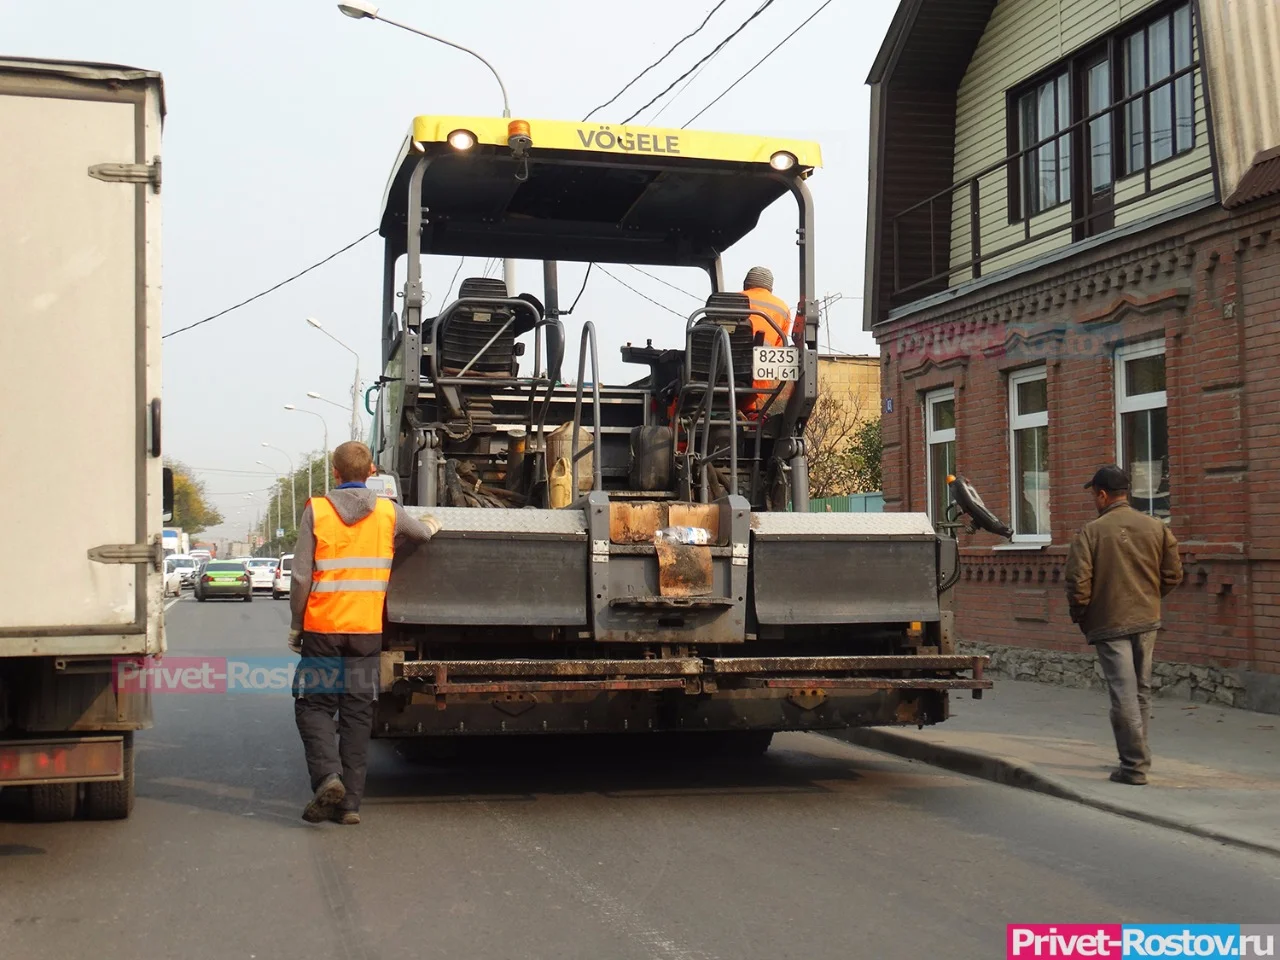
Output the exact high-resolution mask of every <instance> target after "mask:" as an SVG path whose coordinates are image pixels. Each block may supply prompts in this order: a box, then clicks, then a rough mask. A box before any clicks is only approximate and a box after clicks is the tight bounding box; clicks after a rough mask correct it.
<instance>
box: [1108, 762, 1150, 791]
mask: <svg viewBox="0 0 1280 960" xmlns="http://www.w3.org/2000/svg"><path fill="white" fill-rule="evenodd" d="M1111 782H1112V783H1127V784H1128V785H1129V786H1131V787H1145V786H1146V785H1147V775H1146V774H1145V773H1139V772H1138V771H1137V770H1126V769H1125V768H1124V767H1118V768H1116V769H1115V770H1112V771H1111Z"/></svg>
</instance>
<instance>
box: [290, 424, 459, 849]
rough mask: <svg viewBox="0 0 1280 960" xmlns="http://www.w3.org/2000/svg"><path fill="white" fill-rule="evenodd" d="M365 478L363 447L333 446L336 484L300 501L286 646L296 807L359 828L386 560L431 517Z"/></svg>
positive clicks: (367, 456) (432, 523)
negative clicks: (303, 800)
mask: <svg viewBox="0 0 1280 960" xmlns="http://www.w3.org/2000/svg"><path fill="white" fill-rule="evenodd" d="M375 472H376V470H375V468H374V465H373V455H372V454H371V453H370V452H369V448H368V447H366V446H365V445H364V444H363V443H360V442H358V441H356V440H350V441H348V442H346V443H343V444H340V445H339V446H338V448H337V449H336V450H334V451H333V476H334V480H335V481H336V483H337V486H335V487H334V489H332V490H330V491H329V493H328V494H327V495H326V496H324V497H313V498H312V499H311V500H309V501H307V507H306V509H305V510H304V511H303V512H302V518H301V519H300V520H299V521H298V537H297V545H296V546H295V547H294V553H293V575H292V578H291V580H292V583H291V586H290V590H289V606H290V608H291V610H292V614H293V619H292V622H291V625H290V630H289V648H290V649H291V650H293V651H294V652H295V653H300V654H302V660H301V662H300V663H299V664H298V670H297V672H296V673H295V674H294V691H293V693H294V702H293V710H294V719H295V720H296V721H297V724H298V733H299V734H301V736H302V747H303V750H304V751H305V753H306V756H307V770H308V772H309V773H310V775H311V788H312V790H313V791H314V795H313V797H312V799H311V802H310V803H308V804H307V806H306V809H304V810H303V811H302V819H303V820H306V821H307V822H308V823H320V822H322V821H325V820H332V821H334V822H336V823H343V824H357V823H359V822H360V798H361V796H363V794H364V781H365V772H366V768H367V757H368V752H369V738H370V736H372V734H373V701H374V700H375V698H376V696H377V691H378V661H379V657H380V655H381V653H382V612H383V607H384V605H385V603H386V599H387V584H388V582H389V581H390V579H391V560H392V557H393V556H394V554H395V548H396V546H397V545H398V544H400V543H405V542H410V541H414V542H419V543H425V542H426V541H428V540H430V539H431V537H432V536H433V535H434V534H435V533H437V532H438V531H439V530H440V523H439V521H438V520H436V519H435V518H433V517H428V518H426V520H425V521H424V522H419V521H417V520H415V519H413V518H412V517H410V516H409V515H408V514H407V513H405V511H404V508H403V507H401V506H400V505H399V504H398V503H395V502H394V501H392V500H389V499H386V498H384V497H379V496H378V495H377V494H376V493H374V491H373V490H371V489H369V487H368V486H366V485H365V480H367V479H368V478H369V477H371V476H372V475H373V474H374V473H375ZM335 714H336V715H337V720H336V721H335V719H334V716H335Z"/></svg>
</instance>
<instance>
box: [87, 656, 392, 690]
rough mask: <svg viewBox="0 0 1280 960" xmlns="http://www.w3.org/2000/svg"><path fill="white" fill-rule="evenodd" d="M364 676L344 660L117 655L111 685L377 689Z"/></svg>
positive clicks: (132, 687) (139, 687)
mask: <svg viewBox="0 0 1280 960" xmlns="http://www.w3.org/2000/svg"><path fill="white" fill-rule="evenodd" d="M365 672H367V671H363V672H362V671H361V670H357V669H348V665H347V663H346V662H345V661H344V659H343V658H342V657H301V658H299V657H291V656H278V657H206V656H199V657H165V658H163V659H161V660H154V659H150V658H137V657H117V658H116V660H115V661H114V662H113V664H112V683H113V685H114V687H115V690H116V692H117V693H143V692H147V693H153V694H156V693H289V694H296V693H298V692H299V691H306V692H307V693H312V694H320V693H339V694H340V693H345V692H347V691H348V690H349V689H355V688H356V685H360V688H361V689H365V688H369V687H371V686H374V685H376V683H377V678H376V675H374V676H366V675H365ZM375 674H376V668H375Z"/></svg>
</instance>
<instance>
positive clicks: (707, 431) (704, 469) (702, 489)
mask: <svg viewBox="0 0 1280 960" xmlns="http://www.w3.org/2000/svg"><path fill="white" fill-rule="evenodd" d="M718 333H719V336H717V337H716V338H715V343H714V344H713V345H712V347H711V370H710V375H709V376H708V377H707V391H706V393H705V394H704V395H703V396H704V402H703V403H702V404H701V405H700V407H699V414H700V415H702V414H704V413H705V419H704V421H703V423H704V427H703V431H702V445H701V449H700V450H699V453H698V460H699V463H698V467H699V476H700V483H699V493H700V494H701V497H702V502H703V503H710V501H711V488H710V484H709V481H708V470H709V467H710V462H711V459H712V455H711V452H710V447H711V413H712V410H713V408H714V406H715V402H714V400H713V398H714V396H715V392H716V379H717V375H718V374H719V372H720V357H721V354H723V355H724V362H725V376H726V377H727V378H728V382H729V492H730V493H731V494H736V493H737V492H738V395H737V391H736V390H735V389H734V382H733V344H732V343H730V341H729V331H728V330H726V329H725V328H724V327H720V328H718ZM694 431H695V433H696V432H697V427H696V426H695V427H694ZM719 453H720V451H719V450H717V451H716V454H717V455H718V454H719Z"/></svg>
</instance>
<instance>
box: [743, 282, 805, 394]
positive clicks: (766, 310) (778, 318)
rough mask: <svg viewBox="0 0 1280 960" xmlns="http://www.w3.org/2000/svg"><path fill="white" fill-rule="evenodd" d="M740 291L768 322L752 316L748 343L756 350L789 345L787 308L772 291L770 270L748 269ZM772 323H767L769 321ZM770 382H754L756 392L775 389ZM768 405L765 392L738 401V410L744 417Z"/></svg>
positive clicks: (789, 329) (789, 323) (789, 315)
mask: <svg viewBox="0 0 1280 960" xmlns="http://www.w3.org/2000/svg"><path fill="white" fill-rule="evenodd" d="M742 292H743V293H745V294H746V295H747V299H748V300H750V301H751V309H752V310H758V311H760V312H761V313H763V314H765V316H767V317H768V318H769V320H765V319H763V318H762V317H758V316H755V315H752V317H751V340H752V343H754V344H755V345H756V346H757V347H785V346H788V345H789V344H790V342H791V340H790V338H791V337H792V335H793V334H792V321H791V309H790V308H789V307H788V306H787V304H786V301H785V300H783V299H782V298H781V297H779V296H778V295H777V294H775V293H774V292H773V271H772V270H770V269H769V268H768V267H752V268H751V269H750V270H748V271H747V276H746V278H745V279H744V280H743V281H742ZM770 320H772V321H773V322H772V323H770V322H769V321H770ZM777 385H778V384H777V383H776V382H775V381H773V380H755V381H753V383H752V386H753V387H754V388H755V390H756V391H771V390H773V389H774V388H775V387H777ZM767 402H768V395H767V394H766V393H762V392H757V393H755V394H748V395H747V396H746V397H744V398H740V399H739V402H738V407H739V409H740V410H741V411H742V412H743V413H745V414H747V415H748V416H756V415H758V414H759V413H760V411H762V410H763V409H764V407H765V406H766V404H767Z"/></svg>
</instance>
